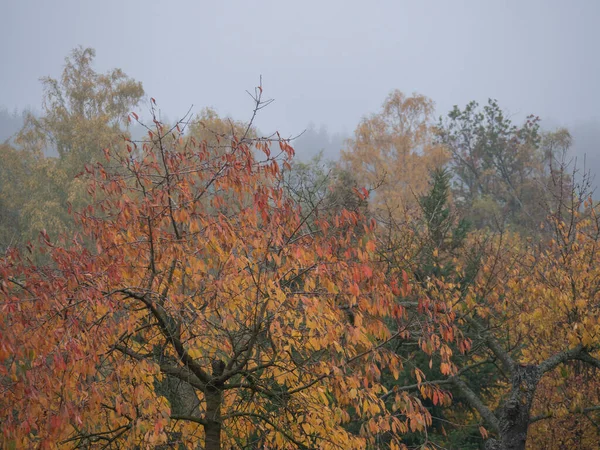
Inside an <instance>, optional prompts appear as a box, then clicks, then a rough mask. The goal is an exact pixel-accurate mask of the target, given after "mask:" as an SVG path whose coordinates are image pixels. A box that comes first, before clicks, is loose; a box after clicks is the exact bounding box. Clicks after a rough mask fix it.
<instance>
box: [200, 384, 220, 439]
mask: <svg viewBox="0 0 600 450" xmlns="http://www.w3.org/2000/svg"><path fill="white" fill-rule="evenodd" d="M205 399H206V425H204V434H205V443H204V448H205V450H221V401H222V400H223V391H222V390H221V389H219V388H216V387H213V386H210V387H209V388H207V389H206V393H205Z"/></svg>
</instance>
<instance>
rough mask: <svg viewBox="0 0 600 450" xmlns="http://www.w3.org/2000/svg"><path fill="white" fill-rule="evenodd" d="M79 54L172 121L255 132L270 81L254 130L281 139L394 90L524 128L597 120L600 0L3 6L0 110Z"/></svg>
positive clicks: (39, 2) (370, 108) (337, 125)
mask: <svg viewBox="0 0 600 450" xmlns="http://www.w3.org/2000/svg"><path fill="white" fill-rule="evenodd" d="M77 45H83V46H91V47H94V48H95V49H96V51H97V58H96V68H97V70H100V71H105V70H107V69H109V68H113V67H120V68H122V69H123V70H124V71H125V72H126V73H127V74H129V75H130V76H132V77H134V78H136V79H138V80H140V81H142V82H143V84H144V88H145V90H146V93H147V94H148V95H149V96H153V97H155V98H156V99H157V101H158V102H159V105H160V106H161V107H162V109H163V110H164V111H165V112H166V114H167V115H168V117H170V118H175V117H177V116H179V115H180V114H183V113H184V112H185V111H187V109H188V107H189V106H190V105H191V104H194V105H195V110H196V111H198V110H199V109H200V108H201V107H203V106H214V107H216V109H217V110H218V111H219V112H220V113H221V114H229V115H232V116H233V117H235V118H237V119H247V118H248V117H249V113H250V109H251V104H250V102H249V98H248V97H247V95H246V94H245V92H244V91H245V90H246V89H251V88H252V87H253V86H255V84H256V83H257V81H258V78H259V75H261V74H262V75H263V83H264V87H265V93H266V95H267V96H268V97H273V98H275V99H276V102H275V103H274V104H273V105H272V106H270V107H269V108H268V109H267V110H266V111H265V112H264V113H263V114H262V116H261V117H260V118H259V121H258V126H259V127H260V129H261V130H263V131H272V130H274V129H278V130H280V131H282V133H283V134H285V135H290V134H292V133H295V132H298V131H301V130H302V129H304V128H305V127H306V125H307V124H308V123H309V122H310V121H312V122H314V123H317V124H327V125H328V127H329V129H330V130H331V131H333V132H335V131H344V130H345V131H346V132H351V131H352V130H353V128H354V126H355V125H356V123H357V122H358V120H359V119H360V118H361V116H363V115H366V114H368V113H370V112H374V111H376V110H377V109H378V108H379V106H380V105H381V103H382V102H383V100H384V98H385V96H386V95H387V94H388V93H389V92H390V91H391V90H392V89H394V88H398V89H401V90H403V91H405V92H413V91H416V92H419V93H422V94H425V95H427V96H429V97H431V98H432V99H433V100H434V101H435V102H436V104H437V107H438V111H439V113H445V112H446V111H447V110H448V109H449V108H451V106H452V105H454V104H459V105H464V104H465V103H466V102H468V101H469V100H472V99H475V100H479V101H485V99H487V98H488V97H494V98H497V99H498V100H499V102H500V105H501V106H502V107H503V108H506V109H507V110H509V111H510V112H512V113H515V114H517V115H521V114H526V113H529V112H532V113H535V114H539V115H540V116H542V117H543V118H550V119H552V120H553V121H554V122H556V123H564V124H571V123H576V122H581V121H590V120H591V121H597V120H600V113H599V109H598V104H599V103H600V102H599V101H600V87H599V85H598V81H599V80H600V51H599V48H600V0H589V1H584V0H571V1H566V0H565V1H554V0H543V1H542V0H538V1H533V0H514V1H500V0H494V1H491V0H490V1H483V0H478V1H450V0H445V1H441V0H440V1H425V0H421V1H418V0H413V1H370V2H367V1H365V0H362V1H328V0H320V1H307V0H302V1H298V0H297V1H293V2H291V1H283V0H279V1H212V2H206V1H168V2H167V1H153V0H152V1H151V0H145V1H137V0H136V1H134V0H120V1H115V0H111V1H107V0H103V1H100V0H96V1H84V0H78V1H75V0H73V1H67V0H55V1H48V0H36V1H34V0H13V1H10V0H8V1H7V0H4V1H3V2H2V26H1V27H0V55H1V56H2V69H1V70H0V105H4V106H6V107H8V108H9V109H12V108H15V107H17V108H23V107H27V106H31V107H34V108H39V105H40V102H41V86H40V83H39V81H38V79H39V77H41V76H44V75H51V76H55V77H56V76H59V74H60V72H61V68H62V65H63V62H64V57H65V56H66V55H67V54H68V53H69V51H70V50H71V49H72V48H74V47H75V46H77Z"/></svg>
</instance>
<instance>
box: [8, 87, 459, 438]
mask: <svg viewBox="0 0 600 450" xmlns="http://www.w3.org/2000/svg"><path fill="white" fill-rule="evenodd" d="M261 94H262V88H261V87H259V88H257V91H256V110H255V111H257V110H259V109H260V108H261V106H262V105H263V103H262V101H261ZM154 124H155V129H154V130H153V131H151V132H150V134H149V138H150V139H149V140H148V141H146V142H144V143H143V144H142V148H141V149H140V150H141V152H140V153H139V154H137V153H136V152H135V148H134V147H135V145H137V144H132V143H128V144H127V145H128V147H127V149H126V150H125V151H119V150H117V149H115V148H107V149H106V151H105V155H106V159H107V162H105V163H103V164H101V163H96V164H95V165H93V166H91V165H88V166H87V167H86V172H88V173H89V176H90V178H91V180H90V186H89V191H90V193H91V194H92V195H93V199H94V201H93V203H92V204H90V205H88V206H87V207H85V208H84V209H83V210H82V211H81V212H80V213H79V214H78V215H77V220H78V222H79V223H80V224H81V226H82V228H83V230H84V232H85V235H86V236H87V237H88V238H89V239H91V240H92V242H93V243H94V245H93V247H92V249H89V248H86V247H84V246H83V245H82V244H81V241H80V239H79V238H78V236H68V239H65V240H64V241H63V242H55V241H51V240H50V238H49V236H48V235H47V233H44V232H42V235H41V239H42V241H43V244H44V246H45V248H46V249H47V251H48V252H49V254H50V256H51V258H52V264H50V265H47V266H35V265H33V264H32V263H31V262H30V261H29V260H28V257H27V256H26V255H21V254H19V252H17V251H16V250H11V251H10V252H9V253H8V255H7V256H6V257H5V258H3V259H2V260H1V262H0V279H1V280H2V281H1V289H2V291H1V295H0V299H1V302H2V303H1V308H2V311H3V312H4V313H5V314H3V315H2V318H1V319H0V336H1V337H2V339H1V341H0V342H1V346H0V377H1V378H0V379H1V380H2V389H3V392H2V396H1V397H0V398H1V400H0V405H1V406H2V408H3V409H4V410H5V411H7V414H6V418H5V420H3V423H2V439H3V445H4V446H6V447H8V448H11V447H13V448H14V447H19V448H22V447H25V448H26V447H32V446H41V447H52V446H55V445H57V444H69V445H73V446H76V447H77V446H79V447H86V448H87V447H96V446H98V447H100V446H103V447H106V446H127V447H130V448H132V447H134V446H144V447H145V446H151V445H159V444H162V445H167V444H168V445H170V446H175V445H178V444H182V445H185V446H199V445H201V443H204V447H203V448H206V449H219V448H231V447H235V448H259V447H260V448H264V447H267V448H316V447H319V448H348V446H351V447H352V448H365V447H366V446H367V445H368V444H373V443H375V442H376V441H377V440H378V439H383V438H385V439H386V440H387V441H388V442H390V445H391V448H398V447H399V446H400V445H401V444H400V442H401V435H402V434H403V433H404V432H406V431H407V430H413V431H415V430H422V429H424V428H425V427H426V426H427V425H428V424H429V423H430V417H429V415H428V413H427V411H426V410H425V409H424V408H423V406H422V405H421V403H420V401H419V400H417V399H416V398H414V397H412V396H410V395H408V394H407V393H405V392H400V391H398V392H391V393H390V392H388V391H387V390H386V389H385V388H384V386H383V385H382V384H381V382H380V377H381V374H382V372H384V371H385V372H390V373H392V374H396V376H397V374H398V373H399V371H400V370H401V369H402V365H403V361H402V360H401V359H400V358H398V357H397V355H395V354H394V353H393V352H391V351H389V349H388V346H389V344H390V343H391V342H395V341H397V340H401V339H404V338H407V337H408V336H410V334H411V330H412V329H415V330H419V331H418V332H419V333H420V340H421V342H422V346H423V349H424V350H425V351H426V352H428V353H432V354H433V353H436V352H439V353H440V355H441V360H442V364H445V365H447V366H448V367H450V365H449V357H450V355H449V352H448V351H447V343H446V339H449V337H448V336H446V338H444V337H440V336H438V331H437V330H438V329H443V330H447V329H449V328H451V327H452V320H451V319H452V317H450V316H448V315H443V316H441V317H435V318H432V317H430V315H428V314H421V315H413V316H410V317H409V316H406V315H405V314H404V308H403V307H402V306H401V305H399V304H397V302H396V301H395V295H396V294H399V293H401V292H402V291H406V290H408V289H410V286H408V284H407V282H406V281H403V280H402V279H400V280H395V279H393V277H390V276H389V274H387V273H385V271H382V270H377V266H376V262H375V261H373V258H372V256H373V254H374V251H375V244H374V241H373V237H372V235H373V231H374V225H375V224H374V222H368V221H365V220H364V219H363V218H362V217H361V216H360V214H359V213H358V212H356V211H348V210H341V211H340V213H339V214H338V215H336V216H335V217H334V218H333V219H332V220H330V221H329V220H328V221H324V220H316V221H314V225H315V227H316V228H315V229H313V230H308V229H307V228H306V226H305V224H306V223H307V217H306V215H305V214H306V212H305V213H304V215H303V214H302V213H301V210H300V209H299V208H298V206H297V205H296V203H295V202H293V201H292V200H291V199H290V198H289V197H288V196H286V195H285V192H284V190H283V189H282V187H281V185H282V183H281V168H280V165H281V164H283V167H289V163H288V159H289V158H291V156H292V155H293V149H292V148H291V147H290V145H289V143H288V142H286V141H284V140H277V143H278V145H279V147H280V152H279V154H278V155H277V154H275V153H274V152H273V153H272V152H271V145H270V144H271V142H270V140H268V139H264V138H254V139H252V138H250V137H248V135H246V134H245V135H242V136H236V135H235V134H232V135H231V136H229V137H228V141H227V145H224V146H219V148H215V147H213V146H211V145H208V144H207V142H206V141H203V142H197V141H196V140H195V139H193V138H192V137H191V136H190V137H189V138H187V137H185V136H184V135H183V134H182V133H181V131H180V130H182V128H183V127H184V125H185V124H183V123H177V124H175V125H174V126H173V127H172V128H166V127H165V126H164V125H163V124H161V123H160V122H159V121H158V120H156V118H155V121H154ZM250 127H251V124H250V125H249V126H248V128H247V129H250ZM221 139H222V138H221ZM260 153H262V154H263V155H264V156H263V157H262V159H259V158H258V155H259V154H260ZM281 157H283V158H284V159H283V161H281ZM206 205H209V206H210V207H207V206H206ZM357 229H360V230H362V231H361V233H360V234H357V231H356V230H357ZM67 242H70V244H67ZM418 321H421V322H422V323H421V324H420V325H419V323H418ZM426 324H428V325H427V326H425V325H426ZM449 370H450V369H449ZM414 373H415V376H417V377H420V373H421V372H420V371H418V369H415V372H414ZM173 383H176V386H175V387H173ZM161 393H164V395H162V394H161ZM432 395H434V394H433V393H432ZM383 396H385V398H384V397H383ZM433 401H434V402H436V403H437V402H443V401H448V399H447V397H445V396H443V395H441V393H440V395H438V392H437V391H435V397H434V400H433ZM357 428H358V430H357V432H353V430H355V429H357Z"/></svg>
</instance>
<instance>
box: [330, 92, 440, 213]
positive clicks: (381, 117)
mask: <svg viewBox="0 0 600 450" xmlns="http://www.w3.org/2000/svg"><path fill="white" fill-rule="evenodd" d="M432 114H433V102H432V101H431V100H429V99H428V98H426V97H424V96H422V95H417V94H413V96H411V97H408V96H406V95H405V94H403V93H402V92H400V91H393V92H392V93H390V95H389V96H388V97H387V99H386V100H385V102H384V103H383V106H382V111H381V112H380V113H377V114H373V115H372V116H370V117H368V118H366V119H363V120H362V121H361V122H360V124H359V125H358V126H357V128H356V131H355V132H354V138H353V139H350V140H349V141H348V149H347V150H344V151H342V165H343V167H344V168H345V169H346V170H348V172H350V173H352V174H353V175H354V176H355V177H356V179H357V181H358V182H359V183H360V184H361V185H364V186H366V187H367V189H369V190H373V189H376V190H375V193H374V194H372V199H371V207H372V209H373V210H374V211H375V212H376V213H377V214H378V215H379V216H382V217H383V216H390V215H392V216H395V217H399V216H402V215H403V213H404V210H405V208H407V207H409V206H416V203H417V198H418V196H419V195H421V194H423V193H424V192H425V191H426V190H427V174H428V172H429V170H431V169H434V168H436V167H441V166H443V165H444V164H445V162H446V158H447V157H446V153H445V150H444V149H443V148H442V147H441V146H439V145H437V144H435V143H434V133H433V131H434V130H433V127H432V124H431V118H432Z"/></svg>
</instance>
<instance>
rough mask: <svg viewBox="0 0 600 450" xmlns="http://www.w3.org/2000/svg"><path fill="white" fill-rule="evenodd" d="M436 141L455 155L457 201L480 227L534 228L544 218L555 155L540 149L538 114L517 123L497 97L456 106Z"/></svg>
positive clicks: (452, 157) (443, 124)
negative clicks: (548, 173)
mask: <svg viewBox="0 0 600 450" xmlns="http://www.w3.org/2000/svg"><path fill="white" fill-rule="evenodd" d="M437 142H438V143H439V144H440V145H443V146H444V147H446V148H447V149H448V150H449V152H450V154H451V158H450V167H451V169H452V173H453V175H454V176H455V177H456V180H455V193H456V199H457V202H458V203H459V204H460V205H461V207H462V209H463V211H464V212H465V214H467V215H468V216H469V218H470V219H471V220H472V222H473V223H474V224H475V225H476V226H477V227H478V228H481V227H484V226H490V227H492V228H493V229H498V228H502V227H503V226H504V224H505V223H509V224H513V225H518V226H520V227H521V230H525V229H535V228H537V226H538V225H539V223H540V222H541V221H542V220H544V218H545V209H544V205H543V202H539V201H538V200H539V199H540V198H541V197H543V193H544V188H545V186H546V181H547V180H546V177H545V173H544V172H545V169H546V167H548V162H549V160H551V159H552V157H553V156H554V155H550V154H548V153H547V152H545V151H543V150H542V149H541V148H540V145H541V133H540V131H539V118H538V117H535V116H528V117H527V119H526V120H525V122H524V123H523V124H522V125H519V126H517V125H514V124H513V123H512V121H511V120H510V118H508V117H507V116H506V114H505V113H504V112H503V111H502V110H501V109H500V107H499V105H498V103H497V102H496V101H495V100H491V99H490V100H489V101H488V104H487V105H485V106H484V107H483V109H479V105H478V103H476V102H471V103H469V104H467V106H466V107H465V108H464V110H461V109H460V108H458V107H457V106H455V107H454V109H453V110H452V111H450V113H448V117H447V120H446V121H443V120H442V119H440V123H439V126H438V133H437Z"/></svg>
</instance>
